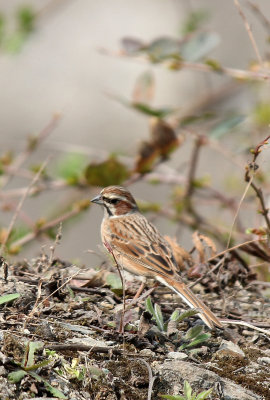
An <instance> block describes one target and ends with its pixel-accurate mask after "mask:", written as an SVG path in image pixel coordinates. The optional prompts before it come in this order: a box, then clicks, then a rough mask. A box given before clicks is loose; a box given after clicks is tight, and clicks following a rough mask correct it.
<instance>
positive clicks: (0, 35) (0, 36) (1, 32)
mask: <svg viewBox="0 0 270 400" xmlns="http://www.w3.org/2000/svg"><path fill="white" fill-rule="evenodd" d="M5 23H6V21H5V17H4V15H3V14H2V13H0V44H2V42H3V40H4V37H5Z"/></svg>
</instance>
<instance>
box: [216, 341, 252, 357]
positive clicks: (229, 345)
mask: <svg viewBox="0 0 270 400" xmlns="http://www.w3.org/2000/svg"><path fill="white" fill-rule="evenodd" d="M217 354H223V355H226V354H228V355H236V356H238V357H245V353H244V352H243V350H241V349H240V347H239V346H238V345H237V344H234V343H233V342H230V341H227V340H222V342H221V345H220V347H219V349H218V351H217Z"/></svg>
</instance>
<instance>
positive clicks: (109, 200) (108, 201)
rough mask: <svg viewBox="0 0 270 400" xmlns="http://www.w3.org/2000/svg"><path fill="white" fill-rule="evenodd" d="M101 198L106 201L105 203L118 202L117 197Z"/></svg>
mask: <svg viewBox="0 0 270 400" xmlns="http://www.w3.org/2000/svg"><path fill="white" fill-rule="evenodd" d="M103 200H105V202H106V203H107V204H117V203H118V202H119V199H116V198H115V199H109V198H107V197H106V198H103Z"/></svg>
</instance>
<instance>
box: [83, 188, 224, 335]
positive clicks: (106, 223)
mask: <svg viewBox="0 0 270 400" xmlns="http://www.w3.org/2000/svg"><path fill="white" fill-rule="evenodd" d="M91 202H92V203H96V204H98V205H101V206H103V208H104V217H103V220H102V223H101V238H102V242H103V245H104V247H105V248H106V249H107V250H108V251H109V252H110V253H111V254H112V255H113V258H114V260H115V261H116V263H117V264H118V266H119V267H121V268H123V269H124V270H127V271H128V272H131V273H132V274H135V275H139V276H143V277H145V278H154V279H155V280H156V281H158V282H159V283H161V284H163V285H165V286H167V287H169V288H170V289H171V290H172V291H174V292H175V293H176V294H177V295H178V296H180V297H181V299H182V300H183V301H184V302H185V303H187V305H188V306H189V307H190V308H196V309H199V311H200V313H199V314H198V316H199V317H200V318H201V319H202V321H203V322H204V323H205V324H206V325H207V326H208V328H210V329H213V328H214V327H215V326H217V327H219V328H223V325H222V323H221V321H220V320H219V319H218V317H216V316H215V314H214V313H213V312H212V311H211V310H210V309H209V308H208V307H207V306H206V305H205V304H204V303H203V302H202V301H201V300H200V299H199V298H198V297H197V296H195V295H194V294H193V292H192V291H191V290H190V289H189V288H188V287H187V285H186V284H185V283H184V282H183V280H182V279H181V277H180V275H179V273H178V271H179V268H178V265H177V263H176V260H175V258H174V256H173V251H172V248H171V246H170V244H169V243H168V242H167V240H166V239H165V238H164V237H163V236H162V235H161V233H160V232H159V231H158V229H157V228H156V227H155V226H154V225H153V224H152V223H151V222H150V221H148V220H147V218H146V217H145V216H144V215H143V214H142V213H141V212H140V210H139V208H138V206H137V203H136V201H135V199H134V197H133V196H132V194H131V193H130V192H129V190H128V189H126V188H124V187H122V186H107V187H105V188H104V189H102V190H101V192H100V194H99V195H98V196H96V197H94V198H93V199H92V200H91Z"/></svg>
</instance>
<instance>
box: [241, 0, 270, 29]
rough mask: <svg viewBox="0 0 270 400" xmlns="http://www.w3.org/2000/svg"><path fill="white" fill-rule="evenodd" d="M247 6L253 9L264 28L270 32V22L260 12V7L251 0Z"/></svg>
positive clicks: (248, 0)
mask: <svg viewBox="0 0 270 400" xmlns="http://www.w3.org/2000/svg"><path fill="white" fill-rule="evenodd" d="M246 2H247V4H248V5H249V7H250V8H251V10H252V11H253V12H254V14H256V15H257V16H258V18H259V19H260V21H261V22H262V24H263V25H264V27H265V28H266V30H267V31H268V32H270V21H269V19H267V18H266V16H265V14H264V13H263V12H262V11H261V10H260V8H259V6H258V5H257V4H255V3H253V1H251V0H246Z"/></svg>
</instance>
